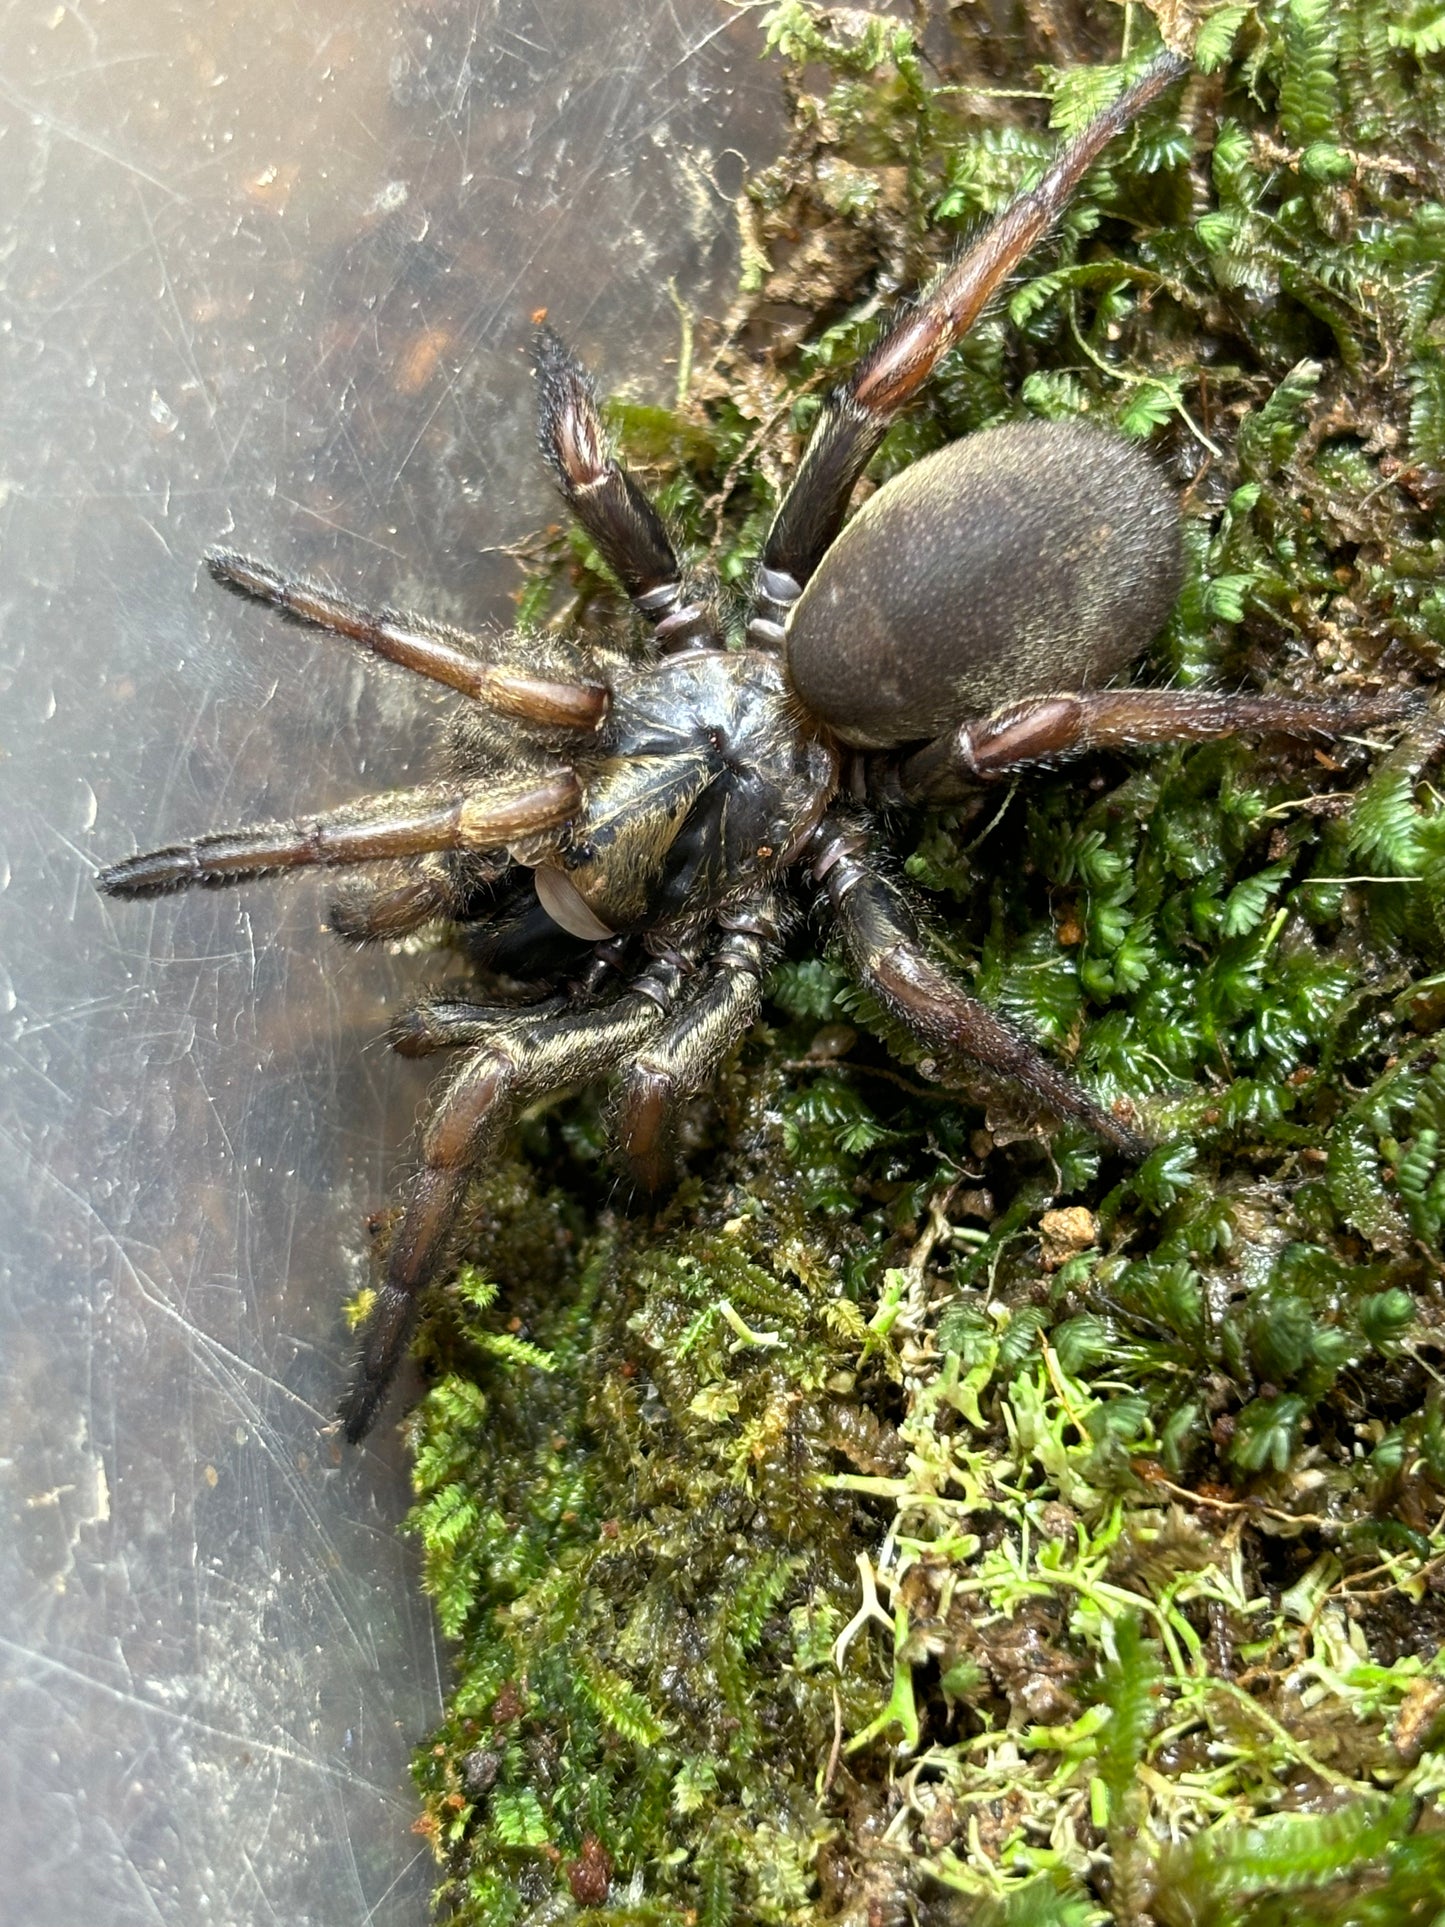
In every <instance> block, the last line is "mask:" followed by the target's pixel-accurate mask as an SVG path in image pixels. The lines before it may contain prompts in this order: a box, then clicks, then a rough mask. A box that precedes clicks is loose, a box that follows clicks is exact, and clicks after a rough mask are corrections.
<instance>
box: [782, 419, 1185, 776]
mask: <svg viewBox="0 0 1445 1927" xmlns="http://www.w3.org/2000/svg"><path fill="white" fill-rule="evenodd" d="M1181 573H1182V563H1181V547H1180V535H1179V509H1178V505H1177V503H1176V501H1175V499H1174V496H1173V493H1172V491H1171V490H1170V489H1169V488H1168V486H1167V485H1166V483H1165V481H1164V479H1163V477H1162V476H1161V475H1160V473H1159V471H1158V469H1157V467H1156V466H1155V464H1154V462H1153V461H1152V459H1151V458H1150V457H1149V456H1148V455H1147V454H1146V453H1145V452H1144V451H1143V450H1141V449H1139V448H1137V447H1136V446H1135V445H1134V444H1133V443H1131V442H1128V441H1126V440H1125V439H1124V438H1123V437H1122V436H1120V435H1116V434H1114V433H1112V432H1110V431H1107V430H1104V429H1099V428H1095V427H1092V426H1090V425H1088V424H1085V423H1083V422H1018V423H1010V424H1009V425H1007V426H1005V427H1002V428H995V429H991V430H988V431H986V432H984V433H982V434H978V435H973V436H970V437H969V438H968V439H967V440H965V441H959V442H952V443H950V444H949V446H948V447H946V448H943V449H940V450H939V451H938V452H937V454H934V455H930V456H926V457H925V458H924V459H923V460H922V461H920V462H916V463H914V465H913V466H912V467H911V468H908V469H905V470H904V472H903V473H902V474H901V475H897V476H895V477H894V478H893V479H892V480H891V481H889V482H886V483H885V484H884V485H883V487H882V488H880V489H879V490H878V492H877V494H876V495H874V496H872V497H871V499H870V500H869V501H868V502H867V503H865V504H864V506H863V508H862V509H861V510H860V511H859V513H858V514H857V515H856V516H855V517H854V518H853V520H852V521H851V522H850V523H849V524H848V525H847V527H846V528H845V529H844V530H843V532H842V534H841V535H840V536H839V538H838V540H837V541H836V542H835V543H834V545H833V547H832V548H831V549H830V550H829V551H828V553H827V554H826V555H825V556H824V557H823V560H822V562H821V563H820V565H819V567H818V569H817V572H816V573H815V574H814V576H813V578H812V580H811V581H810V582H809V583H808V585H807V588H806V589H805V590H804V592H803V595H802V597H801V599H800V600H799V602H798V604H797V607H796V608H795V610H794V611H793V616H792V620H791V622H790V624H789V627H788V638H787V654H788V673H789V677H790V679H791V681H792V684H793V688H794V689H795V691H796V692H797V695H798V697H799V698H800V700H801V701H802V703H803V704H804V706H805V707H806V708H807V709H808V710H809V711H811V713H812V714H813V715H815V716H817V717H819V718H821V720H822V721H823V722H825V723H826V724H827V725H828V727H829V728H830V729H832V730H833V732H834V733H835V734H836V735H837V736H838V737H840V738H841V739H842V741H844V742H845V743H849V744H851V745H853V746H854V747H857V748H861V749H886V748H893V747H895V746H897V745H899V744H902V743H911V742H921V741H923V740H925V739H926V738H929V737H932V736H936V735H938V734H939V733H940V732H941V731H943V730H946V729H948V728H949V727H950V726H952V725H953V724H956V723H958V722H960V721H962V720H963V719H964V718H966V717H970V716H984V715H987V714H988V713H989V712H990V711H991V710H993V709H996V708H998V707H999V706H1000V705H1001V704H1003V703H1006V702H1016V701H1018V700H1019V699H1020V698H1022V697H1028V696H1032V695H1044V694H1048V693H1050V692H1053V691H1056V690H1057V691H1064V690H1078V689H1086V688H1091V687H1097V686H1098V685H1100V684H1102V683H1106V682H1108V681H1109V680H1110V678H1111V677H1113V676H1115V675H1117V674H1118V673H1119V671H1120V670H1122V669H1123V668H1125V667H1126V666H1127V664H1129V663H1130V662H1132V661H1133V660H1134V658H1135V657H1136V656H1138V655H1139V654H1141V653H1142V651H1143V650H1144V649H1146V648H1147V647H1148V645H1149V643H1150V642H1151V641H1152V640H1153V638H1154V636H1155V635H1156V634H1157V633H1158V631H1159V630H1160V628H1161V627H1162V626H1163V624H1164V621H1165V618H1166V617H1167V616H1168V614H1169V610H1170V608H1171V606H1172V605H1173V602H1174V598H1175V596H1176V595H1177V594H1178V591H1179V584H1180V577H1181Z"/></svg>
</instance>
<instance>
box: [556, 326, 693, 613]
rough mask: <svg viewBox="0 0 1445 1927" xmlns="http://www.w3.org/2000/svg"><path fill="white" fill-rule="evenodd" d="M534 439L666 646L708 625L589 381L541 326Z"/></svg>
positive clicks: (611, 566) (567, 351)
mask: <svg viewBox="0 0 1445 1927" xmlns="http://www.w3.org/2000/svg"><path fill="white" fill-rule="evenodd" d="M532 353H533V362H534V365H535V367H536V370H537V440H538V443H539V445H540V447H541V450H542V454H543V457H544V458H545V460H546V463H547V466H548V467H549V468H550V469H551V471H552V473H553V475H554V476H555V478H556V481H557V486H558V487H559V488H560V489H561V491H562V495H563V498H564V499H565V501H566V503H567V506H568V507H569V508H570V509H571V511H572V513H573V514H574V515H575V516H576V517H577V520H578V521H579V522H580V523H581V524H582V527H583V528H584V529H585V530H586V532H587V534H588V535H590V536H591V538H592V540H593V541H594V542H595V543H596V544H597V547H598V549H599V551H600V552H601V555H602V559H603V561H604V562H605V563H606V564H607V566H608V568H609V569H611V571H612V573H613V574H614V575H615V576H616V577H617V579H618V581H619V582H620V583H621V584H622V586H623V588H624V589H625V590H626V591H627V593H628V595H629V596H630V597H631V598H632V605H633V607H634V608H635V609H636V610H637V611H638V613H639V615H641V616H643V617H645V618H646V620H647V621H648V622H649V623H651V624H652V627H653V633H654V635H655V636H656V638H657V640H658V642H659V643H661V644H662V646H663V647H664V648H665V649H678V648H682V647H685V646H687V645H689V644H691V643H692V642H694V641H695V640H696V639H697V638H698V637H699V636H701V635H702V634H703V633H704V632H706V631H707V630H708V628H709V626H710V625H709V618H708V613H707V610H706V608H705V607H704V605H703V604H702V603H700V602H687V601H685V600H684V598H683V585H682V571H681V569H680V568H679V566H678V561H677V556H676V555H675V554H674V552H673V547H672V543H671V541H670V540H669V538H668V533H667V530H666V528H665V527H664V526H663V521H662V517H661V516H660V515H659V514H658V512H657V510H656V508H654V506H653V504H652V503H651V502H650V501H649V500H648V498H647V496H646V495H645V494H644V493H643V491H642V490H641V489H640V488H639V487H638V486H637V484H636V482H634V481H633V479H632V477H631V476H630V475H629V474H628V473H627V470H626V469H625V468H623V466H622V464H621V463H620V462H619V461H618V460H617V458H616V456H615V455H614V454H613V453H612V449H611V446H610V444H609V442H608V438H607V434H606V432H605V430H604V429H603V426H602V417H601V415H600V413H599V412H598V407H597V391H596V388H595V386H594V385H593V381H592V377H591V376H590V375H589V374H588V372H587V370H586V369H585V368H584V367H583V366H582V363H581V362H580V361H579V360H578V359H577V357H576V356H575V355H574V354H573V353H572V351H571V349H570V348H568V346H567V345H566V343H565V342H564V341H562V339H561V338H560V337H559V336H558V335H556V334H554V333H553V331H552V330H551V329H550V328H539V329H538V330H537V334H536V337H535V340H534V342H533V350H532Z"/></svg>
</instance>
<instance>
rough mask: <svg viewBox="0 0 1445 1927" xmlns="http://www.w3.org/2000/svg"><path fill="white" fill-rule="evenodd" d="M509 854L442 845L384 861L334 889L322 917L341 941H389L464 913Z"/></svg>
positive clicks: (494, 878) (500, 874)
mask: <svg viewBox="0 0 1445 1927" xmlns="http://www.w3.org/2000/svg"><path fill="white" fill-rule="evenodd" d="M510 868H511V858H510V857H509V856H507V855H506V854H505V853H503V854H502V855H501V856H499V857H484V856H478V855H474V854H471V853H467V854H465V855H463V854H459V853H458V852H455V851H443V852H441V853H433V854H431V855H429V856H423V857H412V858H411V859H410V860H409V861H407V862H404V863H392V864H388V865H387V866H386V867H385V868H384V869H383V870H382V871H381V873H380V874H379V875H375V876H368V877H357V878H356V879H355V880H354V881H353V882H351V883H350V884H348V885H347V886H346V887H345V888H344V889H342V890H339V891H338V892H337V894H336V896H335V898H334V899H333V901H332V904H331V907H330V909H329V910H328V911H327V913H326V921H327V922H328V923H329V924H330V926H331V928H332V930H333V931H334V932H335V934H336V935H337V936H338V937H340V938H342V940H343V941H344V942H346V943H356V944H363V943H390V942H392V941H394V940H395V939H396V938H397V937H406V936H410V935H411V933H412V931H414V930H420V929H421V927H422V925H423V924H427V923H438V922H444V921H448V920H453V921H454V920H456V919H459V918H461V917H462V916H464V915H465V913H466V910H467V907H468V905H469V904H470V903H471V902H472V901H473V899H474V898H475V896H476V894H477V892H478V891H479V890H482V889H485V887H486V886H487V885H488V884H491V883H496V882H497V881H499V879H500V878H502V877H503V876H505V875H506V873H507V871H508V870H509V869H510Z"/></svg>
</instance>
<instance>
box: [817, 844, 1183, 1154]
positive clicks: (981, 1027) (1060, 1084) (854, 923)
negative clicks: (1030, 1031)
mask: <svg viewBox="0 0 1445 1927" xmlns="http://www.w3.org/2000/svg"><path fill="white" fill-rule="evenodd" d="M869 841H870V838H869V835H868V832H867V831H866V830H865V829H863V828H862V827H861V825H860V824H859V822H858V821H857V820H856V819H853V820H851V821H850V820H848V819H845V818H842V817H836V816H834V817H825V818H824V819H823V821H822V823H820V824H819V826H818V828H817V830H816V831H815V832H814V834H813V839H812V842H811V844H810V846H809V857H810V860H811V863H812V870H813V875H814V878H815V879H816V881H817V882H819V883H820V884H821V885H822V888H823V894H824V895H825V896H826V897H827V900H828V902H829V904H830V905H831V906H832V910H833V914H834V916H835V918H836V919H837V923H838V928H839V931H840V932H841V934H842V938H843V947H844V950H845V952H846V954H847V957H848V961H849V964H850V965H851V966H852V968H853V970H854V971H855V972H856V974H857V976H858V979H859V981H860V982H861V983H862V984H863V985H864V986H865V988H867V989H868V990H870V991H872V992H873V994H874V996H876V997H877V998H878V999H879V1000H880V1001H881V1002H882V1003H883V1004H884V1005H885V1006H886V1008H887V1009H888V1010H890V1011H891V1012H892V1013H893V1015H894V1016H895V1017H897V1018H898V1019H899V1020H900V1021H901V1022H902V1023H903V1024H905V1025H906V1026H907V1027H908V1029H909V1030H911V1031H912V1032H913V1034H914V1035H915V1036H916V1037H919V1038H921V1039H923V1040H924V1041H925V1042H927V1043H929V1044H931V1045H933V1046H934V1047H935V1048H937V1049H940V1050H942V1051H946V1052H948V1053H950V1054H954V1055H958V1054H961V1055H963V1056H965V1057H971V1058H973V1059H974V1060H975V1062H977V1063H979V1064H982V1065H984V1066H985V1067H986V1068H987V1069H988V1070H991V1071H995V1072H997V1073H999V1074H1000V1075H1001V1076H1003V1077H1007V1078H1011V1079H1013V1080H1014V1081H1015V1082H1017V1083H1020V1084H1023V1085H1025V1086H1026V1087H1027V1088H1028V1089H1029V1090H1031V1091H1033V1092H1034V1093H1035V1094H1036V1095H1037V1096H1038V1097H1039V1098H1040V1099H1041V1100H1042V1101H1043V1103H1044V1104H1045V1105H1047V1107H1048V1108H1049V1109H1050V1110H1051V1111H1055V1112H1057V1113H1058V1114H1059V1115H1061V1116H1063V1117H1072V1118H1077V1119H1078V1120H1079V1122H1080V1123H1081V1124H1086V1125H1087V1126H1088V1127H1089V1129H1090V1130H1091V1131H1093V1132H1094V1133H1095V1134H1096V1135H1097V1136H1099V1137H1102V1138H1104V1139H1106V1140H1107V1141H1108V1142H1109V1143H1110V1144H1113V1145H1115V1146H1116V1147H1117V1148H1118V1149H1119V1150H1121V1151H1123V1152H1124V1153H1125V1154H1126V1155H1127V1156H1129V1157H1132V1158H1141V1157H1143V1156H1144V1155H1145V1153H1146V1152H1147V1150H1148V1149H1149V1146H1148V1145H1147V1144H1146V1143H1145V1142H1144V1141H1143V1140H1142V1139H1141V1138H1139V1137H1137V1136H1136V1135H1135V1133H1134V1132H1133V1131H1131V1130H1129V1129H1128V1128H1127V1127H1126V1126H1124V1125H1123V1124H1121V1123H1120V1122H1119V1120H1118V1119H1117V1118H1116V1117H1114V1116H1113V1115H1112V1114H1111V1113H1110V1112H1108V1111H1106V1110H1105V1109H1104V1108H1103V1106H1102V1105H1100V1104H1098V1103H1096V1102H1095V1100H1094V1099H1093V1098H1092V1097H1090V1096H1089V1094H1088V1092H1087V1091H1086V1090H1084V1088H1083V1087H1082V1085H1080V1084H1077V1083H1076V1082H1075V1081H1074V1079H1073V1078H1072V1077H1070V1076H1069V1075H1068V1073H1067V1072H1066V1071H1064V1070H1062V1069H1060V1067H1059V1066H1058V1065H1057V1064H1055V1063H1052V1062H1051V1061H1050V1060H1049V1059H1048V1058H1047V1057H1045V1056H1043V1054H1042V1053H1041V1052H1040V1051H1038V1050H1036V1049H1035V1048H1034V1046H1033V1045H1032V1044H1030V1043H1029V1042H1028V1040H1027V1039H1026V1038H1023V1037H1021V1036H1020V1035H1019V1033H1018V1032H1017V1031H1016V1030H1015V1029H1014V1028H1013V1026H1012V1025H1011V1024H1009V1023H1007V1022H1006V1021H1005V1020H1004V1019H1003V1018H1002V1017H1000V1016H999V1015H998V1014H997V1012H995V1011H992V1010H990V1009H989V1007H988V1005H987V1004H984V1003H980V1001H979V1000H978V998H977V997H970V996H969V994H968V993H967V991H965V990H963V989H962V988H961V987H960V986H959V985H958V984H956V983H954V981H953V980H952V978H951V977H950V976H949V975H948V973H947V972H946V971H945V970H943V969H942V968H941V967H940V966H939V965H938V964H937V963H935V962H934V960H933V959H932V958H931V957H930V956H929V954H928V952H927V950H926V949H925V947H924V945H923V942H922V940H921V935H920V931H919V926H918V919H917V917H916V916H915V914H914V911H913V908H912V906H911V905H910V903H909V901H908V898H907V896H906V895H905V894H904V892H903V891H902V890H900V889H899V888H898V886H897V885H896V884H895V883H893V882H891V881H890V880H889V879H888V878H887V877H885V876H883V875H882V874H881V873H880V872H879V871H878V870H876V869H875V868H874V867H873V865H872V864H871V863H870V862H869V860H868V858H867V856H866V855H865V851H866V849H867V847H868V844H869Z"/></svg>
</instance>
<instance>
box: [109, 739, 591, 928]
mask: <svg viewBox="0 0 1445 1927" xmlns="http://www.w3.org/2000/svg"><path fill="white" fill-rule="evenodd" d="M581 800H582V792H581V787H580V785H579V784H578V781H577V778H576V776H575V775H574V774H573V773H572V771H571V770H570V769H558V770H553V771H551V772H549V773H548V774H546V775H544V776H542V777H541V778H537V777H529V778H527V779H526V780H525V781H524V782H519V783H511V784H506V783H498V784H495V785H489V786H488V788H487V790H486V791H485V792H482V791H479V790H467V789H450V790H449V789H446V788H443V787H441V786H437V785H432V786H428V787H426V788H423V789H415V790H393V791H391V792H390V793H389V794H387V795H384V796H373V797H370V798H368V799H367V800H365V801H364V802H360V803H352V804H350V805H348V806H347V807H345V808H343V809H339V810H331V811H328V812H327V813H326V814H325V815H323V816H313V817H307V818H303V819H301V820H300V821H298V822H295V823H258V824H248V825H246V826H245V827H243V828H241V829H236V830H217V831H213V832H212V833H211V834H210V835H208V836H198V837H194V838H192V840H191V841H190V842H189V843H173V844H170V845H168V846H167V847H166V848H164V849H160V850H150V851H148V852H146V853H145V854H144V855H139V856H132V857H127V858H126V859H125V860H124V861H123V862H121V863H112V864H110V865H109V866H108V867H107V868H106V869H104V870H102V871H101V872H100V875H99V876H98V877H97V879H96V883H97V887H98V888H99V889H101V890H102V891H104V892H105V894H106V895H107V896H112V897H154V896H164V895H165V894H166V893H167V892H168V891H171V890H184V889H187V888H189V887H190V886H191V885H192V884H202V885H204V886H206V887H207V888H211V887H214V886H217V885H220V884H225V883H238V882H241V881H242V880H243V879H245V878H248V877H258V876H265V875H267V874H268V873H269V872H271V871H275V870H295V869H303V868H307V867H310V866H312V865H316V864H326V865H329V864H336V863H371V862H374V861H375V860H376V859H377V858H378V857H406V856H421V855H424V854H426V853H427V852H428V851H431V850H490V849H496V848H498V847H500V846H501V845H504V844H506V843H509V842H510V841H511V840H512V839H513V838H514V837H521V836H530V835H532V834H534V833H538V832H541V831H545V830H550V829H556V828H558V827H559V826H560V825H561V824H563V823H565V822H566V821H567V819H568V817H569V816H572V815H574V814H575V812H576V811H577V809H578V808H579V807H580V805H581Z"/></svg>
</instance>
